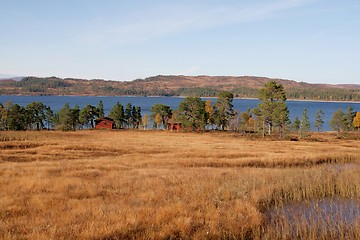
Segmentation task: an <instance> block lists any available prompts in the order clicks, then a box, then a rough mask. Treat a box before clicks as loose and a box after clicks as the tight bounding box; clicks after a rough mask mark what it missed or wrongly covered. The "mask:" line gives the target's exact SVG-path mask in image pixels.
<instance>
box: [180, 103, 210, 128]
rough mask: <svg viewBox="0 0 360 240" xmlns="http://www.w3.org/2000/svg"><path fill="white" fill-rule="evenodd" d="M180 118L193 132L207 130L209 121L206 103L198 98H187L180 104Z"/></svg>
mask: <svg viewBox="0 0 360 240" xmlns="http://www.w3.org/2000/svg"><path fill="white" fill-rule="evenodd" d="M178 118H179V119H180V121H181V122H182V125H183V126H184V127H185V128H190V129H191V130H192V131H199V130H205V126H206V123H207V119H208V116H207V113H206V111H205V101H203V100H201V99H200V98H198V97H187V98H185V99H184V101H182V102H181V103H180V104H179V108H178Z"/></svg>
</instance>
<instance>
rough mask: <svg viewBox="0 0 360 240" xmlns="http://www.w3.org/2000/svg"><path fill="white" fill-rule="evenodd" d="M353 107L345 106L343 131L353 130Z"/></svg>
mask: <svg viewBox="0 0 360 240" xmlns="http://www.w3.org/2000/svg"><path fill="white" fill-rule="evenodd" d="M355 114H356V113H355V112H354V109H353V108H352V107H351V106H349V107H347V108H346V112H345V114H344V130H345V131H351V130H354V124H353V121H354V117H355Z"/></svg>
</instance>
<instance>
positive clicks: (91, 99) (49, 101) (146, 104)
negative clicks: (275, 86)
mask: <svg viewBox="0 0 360 240" xmlns="http://www.w3.org/2000/svg"><path fill="white" fill-rule="evenodd" d="M204 99H207V98H204ZM100 100H101V101H102V102H103V104H104V108H105V114H106V115H107V114H108V113H109V112H110V111H111V109H112V107H113V106H114V105H115V104H116V102H120V103H121V104H122V105H124V106H125V105H126V104H127V103H129V102H130V103H131V104H132V105H135V106H140V107H141V110H142V114H143V115H144V114H150V108H151V106H152V105H154V104H155V103H161V104H166V105H168V106H170V107H171V108H172V109H177V108H178V106H179V103H180V102H181V101H183V98H178V97H105V96H100V97H98V96H85V97H84V96H4V95H0V103H2V104H5V102H7V101H12V102H13V103H17V104H19V105H21V106H26V105H27V104H29V103H31V102H42V103H44V104H45V105H47V106H50V107H51V109H52V110H54V111H59V110H60V109H61V108H62V107H63V106H64V104H65V103H66V102H68V103H69V104H70V106H71V107H73V106H75V105H76V104H77V105H79V107H80V108H83V107H84V106H86V105H87V104H91V105H93V106H97V104H98V103H99V101H100ZM215 101H216V99H213V103H215ZM258 103H259V101H258V100H256V99H234V102H233V104H234V109H235V110H238V111H240V112H244V111H246V110H247V109H249V108H250V109H251V108H254V107H256V106H257V104H258ZM287 105H288V107H289V111H290V119H291V120H293V119H294V118H295V117H299V118H301V114H302V112H303V110H304V108H306V109H307V112H308V115H309V118H310V122H311V125H312V126H313V123H314V121H315V114H316V112H317V111H318V110H319V109H321V110H322V111H323V112H324V113H325V114H324V118H323V119H324V121H325V123H324V130H325V131H328V130H330V127H329V124H328V123H329V121H330V119H331V118H332V114H333V113H334V112H335V111H336V110H338V109H342V110H343V111H345V110H346V108H347V107H348V106H352V107H353V109H354V111H360V103H359V102H357V103H355V102H351V103H350V102H313V101H294V100H288V101H287ZM314 130H315V129H314Z"/></svg>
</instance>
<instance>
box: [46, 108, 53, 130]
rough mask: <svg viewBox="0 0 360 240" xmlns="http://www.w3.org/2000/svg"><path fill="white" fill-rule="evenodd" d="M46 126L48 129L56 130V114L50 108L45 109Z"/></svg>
mask: <svg viewBox="0 0 360 240" xmlns="http://www.w3.org/2000/svg"><path fill="white" fill-rule="evenodd" d="M45 125H46V128H47V129H54V112H53V110H51V108H50V106H48V107H46V108H45Z"/></svg>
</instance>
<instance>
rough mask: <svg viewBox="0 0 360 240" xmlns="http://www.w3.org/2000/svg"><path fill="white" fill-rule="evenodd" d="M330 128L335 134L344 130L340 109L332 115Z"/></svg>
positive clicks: (342, 113)
mask: <svg viewBox="0 0 360 240" xmlns="http://www.w3.org/2000/svg"><path fill="white" fill-rule="evenodd" d="M330 127H331V128H332V129H333V130H334V131H337V132H341V131H343V130H344V112H343V111H342V110H341V109H339V110H337V111H336V112H334V113H333V116H332V118H331V120H330Z"/></svg>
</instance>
